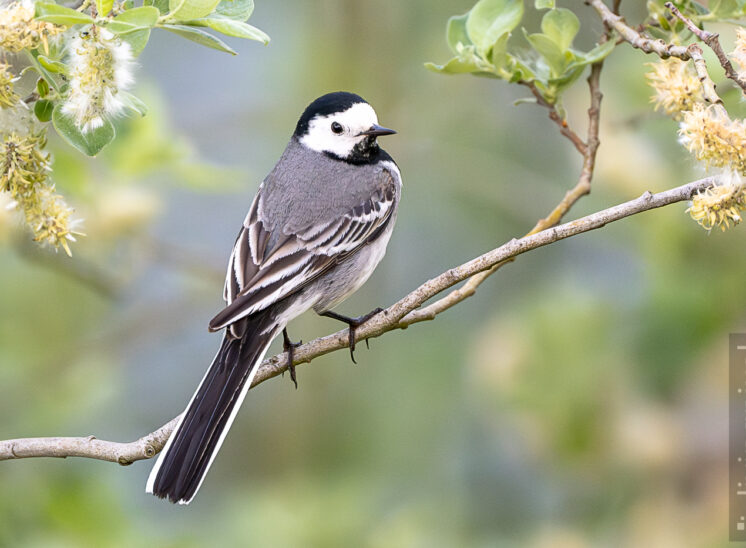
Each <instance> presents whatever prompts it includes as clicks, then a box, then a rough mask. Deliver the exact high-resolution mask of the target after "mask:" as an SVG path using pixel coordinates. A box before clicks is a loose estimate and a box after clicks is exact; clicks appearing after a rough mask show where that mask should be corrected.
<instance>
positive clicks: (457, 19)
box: [446, 13, 472, 53]
mask: <svg viewBox="0 0 746 548" xmlns="http://www.w3.org/2000/svg"><path fill="white" fill-rule="evenodd" d="M468 18H469V14H468V13H465V14H464V15H454V16H453V17H451V18H450V19H449V20H448V25H446V41H447V42H448V46H449V47H450V48H451V51H452V52H453V53H458V47H457V46H458V44H463V45H464V46H470V45H471V43H472V42H471V40H470V39H469V33H467V32H466V20H467V19H468Z"/></svg>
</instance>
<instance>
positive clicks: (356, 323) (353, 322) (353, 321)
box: [319, 308, 383, 363]
mask: <svg viewBox="0 0 746 548" xmlns="http://www.w3.org/2000/svg"><path fill="white" fill-rule="evenodd" d="M380 312H383V308H376V309H375V310H372V311H370V312H368V313H367V314H365V315H363V316H358V317H357V318H350V317H348V316H343V315H342V314H337V313H336V312H332V311H331V310H327V311H326V312H322V313H321V314H319V316H326V317H327V318H332V319H333V320H339V321H340V322H344V323H346V324H347V325H348V326H350V334H349V341H350V358H352V363H357V362H356V361H355V330H356V329H357V328H358V327H360V326H361V325H363V324H364V323H365V322H367V321H368V320H369V319H371V318H372V317H373V316H375V315H376V314H378V313H380ZM365 344H366V345H368V339H365ZM368 348H370V346H368Z"/></svg>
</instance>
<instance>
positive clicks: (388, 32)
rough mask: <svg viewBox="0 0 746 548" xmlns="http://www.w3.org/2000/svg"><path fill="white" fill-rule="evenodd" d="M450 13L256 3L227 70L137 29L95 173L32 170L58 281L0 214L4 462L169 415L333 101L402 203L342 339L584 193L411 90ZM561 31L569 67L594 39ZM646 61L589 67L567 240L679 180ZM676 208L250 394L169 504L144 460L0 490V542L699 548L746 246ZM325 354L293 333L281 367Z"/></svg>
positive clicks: (498, 133)
mask: <svg viewBox="0 0 746 548" xmlns="http://www.w3.org/2000/svg"><path fill="white" fill-rule="evenodd" d="M472 4H473V2H472V1H471V0H452V1H449V2H428V1H425V0H417V1H415V0H410V1H408V2H399V1H395V0H380V1H377V2H351V1H343V0H337V1H332V0H325V1H316V2H308V1H303V0H283V1H282V2H269V1H258V2H257V6H256V11H255V14H254V15H253V17H252V19H251V23H252V24H255V25H257V26H258V27H260V28H261V29H263V30H265V31H266V32H267V33H268V34H269V35H270V36H271V37H272V42H271V44H270V46H268V47H266V48H264V47H262V46H260V45H257V44H256V43H253V42H252V43H244V42H241V41H238V40H233V41H231V45H232V46H233V47H235V48H236V49H237V50H238V51H239V53H240V55H239V56H238V57H231V56H228V55H225V54H221V53H218V52H215V51H213V50H208V49H204V48H201V47H200V46H198V45H196V44H191V43H185V42H184V41H183V40H180V39H179V38H178V37H175V36H172V35H167V33H163V32H154V33H153V37H152V43H151V44H150V46H149V47H148V48H147V49H146V51H145V53H144V54H143V55H142V56H141V57H140V59H139V65H140V67H139V70H138V89H137V90H136V91H137V93H138V95H141V96H143V98H144V99H146V102H147V103H148V104H149V105H150V107H151V111H150V113H149V115H148V116H147V117H146V118H144V119H142V120H135V119H130V120H127V121H125V122H123V123H122V124H120V136H121V137H120V138H119V139H118V140H117V141H116V142H115V144H113V145H112V146H111V147H110V148H109V149H107V150H106V151H105V152H104V153H102V155H101V156H100V157H99V158H96V159H95V160H91V161H84V160H82V159H81V158H80V157H79V154H78V153H77V152H75V151H73V150H72V149H70V148H69V147H67V146H66V145H64V143H61V142H53V143H52V147H53V151H54V154H55V162H56V164H55V173H54V175H53V176H54V179H55V181H56V182H57V183H58V186H59V188H60V189H61V190H62V191H63V192H64V193H65V194H66V195H68V196H70V200H71V202H73V203H74V204H75V205H77V208H78V210H79V211H80V213H81V215H82V216H84V217H85V218H86V219H87V220H86V224H85V225H84V226H85V232H86V233H87V235H88V236H87V237H86V238H83V239H82V241H81V242H80V243H79V244H78V245H76V246H75V247H74V249H73V251H74V253H75V256H74V258H73V259H72V260H69V259H67V258H66V257H64V256H63V255H54V253H48V252H47V253H38V252H36V251H35V250H34V248H33V246H30V245H29V242H28V240H29V237H28V235H26V234H24V233H20V234H19V233H17V232H13V231H9V230H8V228H7V227H8V226H9V224H10V222H11V221H10V220H9V219H8V218H7V214H5V216H6V217H5V218H3V217H2V215H3V214H0V225H2V226H3V227H4V228H3V230H1V231H0V241H1V242H2V245H1V246H0V262H1V264H2V267H1V268H0V287H2V288H3V289H2V291H0V310H2V311H3V314H2V315H0V416H1V417H2V425H1V426H0V438H3V439H5V438H14V437H27V436H47V435H88V434H95V435H97V436H98V437H100V438H102V439H110V440H118V441H126V440H131V439H135V438H137V437H139V436H141V435H143V434H145V433H147V432H150V431H152V430H154V429H155V428H157V427H159V426H160V425H161V424H163V423H164V422H166V421H167V420H169V419H170V418H172V417H173V416H175V415H176V414H178V413H179V412H180V411H181V410H182V409H183V407H184V405H185V404H186V402H187V401H188V399H189V397H190V396H191V394H192V392H193V390H194V388H195V387H196V385H197V383H198V382H199V379H200V378H201V376H202V374H203V372H204V370H205V368H206V367H207V365H208V363H209V362H210V360H211V358H212V356H213V354H214V351H215V347H216V345H217V344H218V341H219V337H218V336H216V335H210V334H208V333H207V329H206V325H207V321H208V319H209V318H211V317H212V315H213V314H214V313H215V312H216V311H217V310H218V309H219V308H220V307H221V304H222V301H221V295H222V283H223V276H224V274H223V273H224V267H225V262H226V260H227V256H228V254H229V252H230V246H231V244H232V242H233V239H234V237H235V233H236V230H237V228H238V226H239V223H240V222H241V221H242V220H243V217H244V215H245V212H246V210H247V208H248V206H249V203H250V200H251V197H252V196H253V193H254V192H255V190H256V188H257V186H258V184H259V182H260V181H261V179H262V177H263V176H264V175H265V174H266V173H267V172H268V171H269V170H270V169H271V168H272V166H273V165H274V163H275V162H276V160H277V159H278V158H279V156H280V153H281V152H282V150H283V148H284V146H285V144H286V142H287V139H288V138H289V136H290V134H291V133H292V130H293V128H294V125H295V122H296V120H297V118H298V116H299V115H300V113H301V111H302V110H303V108H304V107H305V106H306V105H307V104H308V103H309V102H310V101H311V100H312V99H314V98H315V97H317V96H319V95H321V94H323V93H325V92H328V91H334V90H339V89H345V90H350V91H354V92H357V93H360V94H361V95H362V96H364V97H365V98H366V99H367V100H368V101H370V102H371V103H372V104H373V106H374V107H375V108H376V110H377V112H378V115H379V119H380V121H381V123H382V124H384V125H387V126H390V127H393V128H395V129H397V130H398V131H399V135H397V136H394V137H390V138H386V139H385V142H384V143H385V144H384V146H385V148H386V149H387V150H388V151H389V152H390V153H391V154H392V156H393V157H394V158H395V159H396V160H397V161H398V163H399V165H400V167H401V171H402V173H403V177H404V190H403V200H402V204H401V209H400V214H399V220H398V225H397V228H396V231H395V233H394V237H393V238H392V241H391V244H390V246H389V251H388V254H387V256H386V258H385V260H384V261H383V262H382V264H381V265H380V267H379V268H378V270H377V272H376V274H375V275H374V276H373V277H372V279H371V280H370V281H369V282H368V283H367V284H366V286H365V287H363V289H361V290H360V291H359V292H358V293H357V294H356V295H355V296H353V297H352V298H350V299H349V300H348V301H347V302H346V303H344V304H343V305H342V306H341V307H340V308H339V309H338V310H339V311H341V312H343V313H348V314H351V315H357V314H361V313H364V312H367V311H368V310H370V309H371V308H373V307H375V306H386V305H388V304H390V303H392V302H394V301H395V300H397V299H398V298H400V297H402V296H403V295H405V294H406V293H407V292H408V291H410V290H412V289H413V288H415V287H416V286H417V285H419V284H420V283H421V282H423V281H425V280H426V279H428V278H430V277H432V276H434V275H436V274H438V273H440V272H442V271H443V270H445V269H446V268H448V267H450V266H454V265H456V264H459V263H462V262H464V261H466V260H468V259H470V258H472V257H474V256H476V255H478V254H480V253H482V252H484V251H486V250H488V249H491V248H493V247H496V246H497V245H499V244H500V243H502V242H504V241H506V240H508V239H510V238H512V237H515V236H520V235H521V234H523V233H525V232H526V231H528V230H529V229H530V228H531V227H532V226H533V225H534V223H535V221H536V220H537V219H538V218H540V217H543V216H545V215H546V214H547V212H548V211H549V210H550V209H551V208H552V207H553V206H554V205H555V204H556V203H557V202H558V201H559V200H560V199H561V197H562V196H563V194H564V192H565V191H566V189H568V188H570V187H571V186H572V185H574V184H575V180H576V178H577V175H578V172H579V168H580V159H579V157H578V156H577V154H576V153H575V151H574V149H573V148H572V146H571V145H570V144H569V142H567V141H566V140H564V139H563V138H562V137H560V136H559V134H558V132H557V131H556V128H555V127H554V126H553V125H552V124H551V122H550V121H549V120H548V119H547V117H546V112H545V111H544V110H542V109H541V108H538V107H535V106H532V105H522V106H513V101H514V100H516V99H518V98H520V97H523V96H525V95H526V92H525V90H524V89H519V88H518V87H516V86H509V85H507V84H506V83H504V82H501V81H497V80H489V79H479V78H473V77H446V76H440V75H436V74H432V73H430V72H427V71H426V70H425V69H424V68H423V62H425V61H438V62H442V61H444V60H446V59H447V58H449V52H448V51H447V46H446V44H445V41H444V37H443V34H444V28H445V23H446V20H447V18H448V17H449V16H451V15H453V14H458V13H463V12H465V11H467V10H468V9H469V8H470V7H471V5H472ZM530 4H533V3H532V2H531V3H530ZM571 4H572V7H574V8H576V12H577V13H578V14H579V15H580V16H581V19H582V20H583V22H584V27H583V31H582V32H583V33H584V34H582V35H581V36H580V43H579V45H580V46H581V47H586V48H588V47H590V46H591V45H592V43H593V42H594V40H595V39H596V37H597V36H598V33H599V32H600V31H601V25H600V24H599V23H598V22H597V21H596V20H595V19H594V16H593V14H592V13H590V8H587V7H585V6H580V3H579V2H572V3H567V4H566V5H568V6H570V5H571ZM630 4H634V3H630ZM629 7H630V8H632V9H631V10H630V11H628V12H627V14H628V15H629V16H630V19H631V20H635V19H634V17H635V13H634V7H635V6H629ZM640 15H641V14H640ZM528 24H530V25H537V26H538V23H537V21H536V18H534V19H531V16H528ZM723 30H724V37H725V40H726V43H728V44H730V43H731V42H730V38H729V36H731V35H730V34H729V32H730V31H728V30H727V29H723ZM650 61H652V59H650V58H646V57H645V56H644V55H643V54H641V53H639V52H636V51H632V50H631V49H630V48H628V47H625V46H622V47H619V48H617V50H616V51H615V52H613V53H612V55H611V57H610V58H609V59H608V60H607V62H606V67H605V70H604V73H603V76H602V86H603V91H604V93H605V99H604V103H603V107H602V109H603V113H602V120H603V123H602V128H601V141H602V146H601V149H600V153H599V159H598V169H597V173H596V177H595V179H594V183H593V193H592V194H591V196H589V197H587V198H584V199H583V200H582V201H581V202H580V203H578V204H577V206H576V207H575V208H574V209H573V211H572V213H571V217H578V216H581V215H583V214H587V213H589V212H592V211H595V210H597V209H600V208H603V207H607V206H610V205H613V204H615V203H618V202H620V201H624V200H627V199H631V198H633V197H636V196H637V195H639V194H640V193H641V192H643V191H645V190H651V191H659V190H663V189H666V188H669V187H672V186H676V185H679V184H683V183H685V182H688V181H690V180H692V179H695V178H699V177H700V176H702V171H701V170H700V169H699V168H698V167H697V166H695V165H694V163H693V162H692V160H691V159H690V158H689V157H688V156H687V155H686V153H685V152H684V151H683V149H682V148H681V147H680V146H679V145H678V144H677V142H676V125H675V123H674V122H672V121H670V120H669V119H666V118H664V117H662V116H658V115H654V114H652V113H651V109H650V107H649V104H648V97H649V95H650V93H651V92H650V90H649V89H648V88H647V87H646V85H645V81H644V78H643V74H644V72H645V71H646V67H645V66H644V63H646V62H650ZM720 91H723V94H724V95H725V96H730V97H731V99H733V100H735V99H736V98H737V97H736V96H737V94H736V93H735V91H734V90H728V91H724V90H720ZM586 108H587V90H586V89H585V86H584V84H583V82H582V81H581V82H579V83H578V85H577V86H576V87H575V88H574V89H573V90H572V92H571V93H570V94H569V96H568V97H567V109H568V112H569V117H570V122H571V124H574V125H575V126H576V127H578V128H579V129H580V130H581V131H583V132H584V129H585V110H586ZM738 108H741V107H737V106H736V107H735V110H734V111H732V112H733V114H734V115H741V116H742V115H743V114H744V113H743V110H742V109H741V110H740V111H739V110H738ZM174 135H178V136H177V137H175V136H174ZM685 207H686V206H685V205H684V204H677V205H674V206H672V207H668V208H665V209H663V210H659V211H655V212H651V213H646V214H644V215H640V216H637V217H635V218H633V219H629V220H625V221H622V222H619V223H615V224H613V225H611V226H608V227H606V228H604V229H603V230H599V231H595V232H593V233H589V234H586V235H582V236H579V237H576V238H572V239H571V240H569V241H565V242H560V243H558V244H556V245H552V246H551V247H549V248H545V249H541V250H538V251H536V252H532V253H530V254H528V255H526V256H522V257H520V258H519V260H517V261H516V263H515V264H512V265H509V266H507V267H505V268H504V269H502V270H500V272H499V273H498V274H496V275H495V276H494V277H493V278H492V279H490V280H489V281H488V282H486V283H485V284H484V285H483V286H482V287H481V288H480V290H479V292H478V294H477V296H476V297H474V298H472V299H469V300H468V301H466V302H464V303H463V304H461V305H459V306H458V307H456V308H454V309H452V310H450V311H448V312H447V313H445V314H443V315H442V316H440V317H438V319H437V320H436V321H434V322H429V323H424V324H419V325H416V326H413V327H412V328H411V329H408V330H407V331H399V332H393V333H390V334H388V335H386V336H385V337H383V338H381V339H375V340H373V341H371V348H370V350H366V349H365V348H364V346H363V347H361V348H360V349H359V350H358V352H357V358H358V362H359V365H358V366H356V367H355V366H353V365H352V364H351V363H350V361H349V356H348V354H347V353H346V352H337V353H335V354H333V355H330V356H325V357H322V358H319V359H317V360H316V361H314V362H313V363H312V364H311V366H303V367H300V368H299V370H298V380H299V384H300V388H299V390H297V391H296V390H294V389H293V385H292V383H291V382H290V380H289V379H288V378H287V377H286V378H278V379H275V380H272V381H270V382H267V383H265V384H263V385H262V386H261V387H259V388H258V389H257V390H254V391H252V393H251V394H250V397H248V398H247V400H246V402H245V404H244V406H243V409H242V411H241V413H240V414H239V416H238V419H237V421H236V423H235V424H234V426H233V429H232V431H231V434H230V436H228V438H227V440H226V443H225V444H224V446H223V449H222V451H221V453H220V456H219V457H218V458H217V460H216V462H215V465H214V466H213V468H212V470H211V472H210V474H209V476H208V480H207V481H206V482H205V484H204V487H203V488H202V490H201V492H200V493H199V496H198V497H197V498H196V499H195V501H194V502H193V503H192V504H191V505H190V506H189V507H175V506H172V505H169V504H167V503H164V502H162V501H159V500H157V499H155V498H153V497H151V496H149V495H146V494H145V492H144V486H145V479H146V477H147V475H148V472H149V470H150V467H151V463H149V462H138V463H135V464H133V465H132V466H131V467H129V468H120V467H118V466H116V465H113V464H110V463H103V462H98V461H91V460H83V459H69V460H66V461H63V460H51V459H29V460H24V461H11V462H4V463H0V486H1V489H2V492H3V495H4V496H2V497H0V545H3V546H30V547H33V546H42V547H46V546H60V547H67V546H133V545H141V546H215V545H222V546H289V547H292V546H319V547H321V546H369V547H399V546H402V547H404V546H406V547H410V546H423V547H437V546H449V547H450V546H477V547H481V546H530V547H534V546H535V547H544V546H546V547H549V546H552V547H584V546H677V547H678V546H716V545H722V546H724V545H726V543H727V531H728V527H727V521H726V519H727V508H728V506H727V489H728V484H727V455H728V454H727V451H728V448H727V417H728V415H727V379H728V370H727V367H728V359H727V358H728V333H730V332H742V331H744V330H746V314H744V303H746V284H744V283H743V272H744V268H746V256H745V255H744V254H743V253H742V249H743V242H744V237H743V227H738V228H737V229H735V230H731V231H729V232H727V233H724V234H722V233H720V232H717V233H714V232H713V233H712V234H710V235H708V234H707V233H706V232H704V231H703V230H702V229H700V228H699V227H698V226H697V225H696V224H695V223H694V222H693V221H691V220H690V219H689V218H688V216H687V215H686V214H685V213H684V210H685ZM0 210H1V209H0ZM337 329H339V325H338V324H337V323H336V322H333V321H331V320H328V319H324V318H318V317H315V316H314V315H313V314H310V313H309V314H307V315H305V316H303V317H301V318H299V319H298V320H296V321H294V322H293V323H292V324H291V325H290V333H291V336H292V337H293V338H295V339H298V338H301V339H303V340H304V341H308V340H310V339H311V338H313V337H315V336H319V335H323V334H326V333H329V332H332V331H334V330H337Z"/></svg>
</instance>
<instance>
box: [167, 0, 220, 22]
mask: <svg viewBox="0 0 746 548" xmlns="http://www.w3.org/2000/svg"><path fill="white" fill-rule="evenodd" d="M219 2H220V0H168V10H169V12H170V13H169V15H168V18H169V20H172V21H175V20H178V21H191V20H192V19H200V18H202V17H207V16H208V15H210V14H211V13H212V12H213V11H215V8H216V7H217V6H218V3H219Z"/></svg>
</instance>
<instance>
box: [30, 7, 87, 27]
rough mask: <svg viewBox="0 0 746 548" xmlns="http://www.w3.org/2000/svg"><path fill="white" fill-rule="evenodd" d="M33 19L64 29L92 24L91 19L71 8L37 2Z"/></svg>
mask: <svg viewBox="0 0 746 548" xmlns="http://www.w3.org/2000/svg"><path fill="white" fill-rule="evenodd" d="M35 18H36V19H38V20H39V21H46V22H47V23H54V24H55V25H62V26H66V27H71V26H73V25H88V24H90V23H93V18H91V16H90V15H88V14H87V13H80V12H78V11H75V10H74V9H72V8H66V7H65V6H58V5H57V4H50V3H47V2H39V3H37V4H36V15H35Z"/></svg>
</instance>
